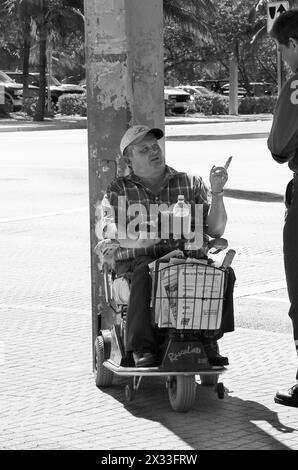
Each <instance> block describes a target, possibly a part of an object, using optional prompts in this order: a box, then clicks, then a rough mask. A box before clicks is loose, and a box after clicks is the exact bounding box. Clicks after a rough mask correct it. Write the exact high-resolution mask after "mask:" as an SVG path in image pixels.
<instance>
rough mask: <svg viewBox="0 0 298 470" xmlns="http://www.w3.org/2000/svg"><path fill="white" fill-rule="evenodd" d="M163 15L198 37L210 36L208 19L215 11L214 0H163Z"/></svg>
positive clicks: (205, 37)
mask: <svg viewBox="0 0 298 470" xmlns="http://www.w3.org/2000/svg"><path fill="white" fill-rule="evenodd" d="M163 8H164V16H165V19H166V21H167V20H170V21H173V22H174V23H176V25H177V26H178V27H179V28H181V29H184V30H188V31H191V32H192V33H193V34H195V35H196V36H197V37H199V38H202V39H203V38H204V39H207V38H210V31H209V30H208V20H209V18H210V15H212V14H213V13H214V11H215V0H184V1H183V2H181V1H179V0H163Z"/></svg>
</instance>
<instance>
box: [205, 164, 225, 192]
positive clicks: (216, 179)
mask: <svg viewBox="0 0 298 470" xmlns="http://www.w3.org/2000/svg"><path fill="white" fill-rule="evenodd" d="M209 180H210V186H211V191H212V192H214V193H221V192H222V191H223V188H224V185H225V184H226V182H227V181H228V172H227V170H226V169H225V167H223V166H213V167H212V168H211V171H210V175H209Z"/></svg>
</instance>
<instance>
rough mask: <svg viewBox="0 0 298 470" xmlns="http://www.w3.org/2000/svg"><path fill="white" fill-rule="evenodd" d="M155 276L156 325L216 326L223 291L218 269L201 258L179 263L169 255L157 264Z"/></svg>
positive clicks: (211, 328) (221, 278) (204, 327)
mask: <svg viewBox="0 0 298 470" xmlns="http://www.w3.org/2000/svg"><path fill="white" fill-rule="evenodd" d="M185 261H186V262H185ZM194 261H195V263H194ZM156 275H158V279H157V283H156V284H157V285H156V292H155V302H154V309H155V322H156V323H157V324H158V326H159V328H177V329H194V330H208V329H210V330H214V329H219V327H220V323H221V314H222V306H223V293H224V273H223V272H222V271H221V270H219V269H214V268H213V267H210V266H207V265H206V263H204V260H191V261H190V260H184V263H181V260H178V259H174V258H172V259H171V260H170V262H168V263H160V264H159V269H158V272H155V276H156Z"/></svg>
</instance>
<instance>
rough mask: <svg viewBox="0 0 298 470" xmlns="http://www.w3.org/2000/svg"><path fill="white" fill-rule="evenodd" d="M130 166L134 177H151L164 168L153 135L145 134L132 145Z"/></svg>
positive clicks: (162, 158)
mask: <svg viewBox="0 0 298 470" xmlns="http://www.w3.org/2000/svg"><path fill="white" fill-rule="evenodd" d="M131 149H132V157H131V164H132V169H133V171H134V173H135V174H136V175H139V176H144V177H146V176H149V177H150V176H152V175H154V174H156V173H157V172H159V171H160V170H161V169H163V168H164V166H165V160H164V156H163V153H162V150H161V148H160V146H159V145H158V141H157V139H156V137H155V136H154V135H153V134H147V135H145V137H143V138H141V140H140V141H138V140H136V141H135V142H134V143H133V144H132V145H131Z"/></svg>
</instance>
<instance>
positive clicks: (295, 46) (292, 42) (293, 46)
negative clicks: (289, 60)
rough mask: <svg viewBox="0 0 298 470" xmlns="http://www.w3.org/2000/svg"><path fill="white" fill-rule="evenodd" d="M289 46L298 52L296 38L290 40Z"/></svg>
mask: <svg viewBox="0 0 298 470" xmlns="http://www.w3.org/2000/svg"><path fill="white" fill-rule="evenodd" d="M289 46H291V47H292V48H293V49H294V50H296V51H298V41H297V39H295V38H289Z"/></svg>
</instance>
